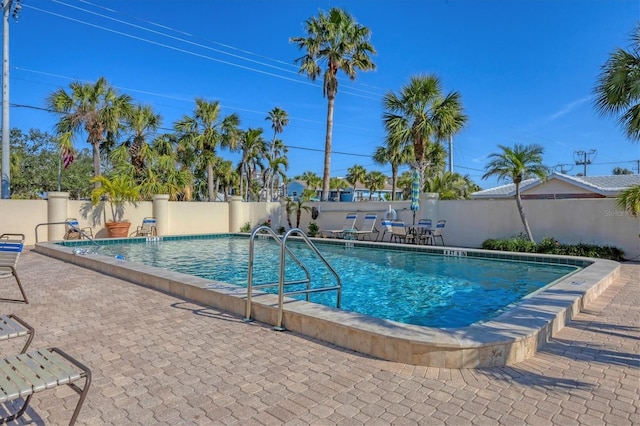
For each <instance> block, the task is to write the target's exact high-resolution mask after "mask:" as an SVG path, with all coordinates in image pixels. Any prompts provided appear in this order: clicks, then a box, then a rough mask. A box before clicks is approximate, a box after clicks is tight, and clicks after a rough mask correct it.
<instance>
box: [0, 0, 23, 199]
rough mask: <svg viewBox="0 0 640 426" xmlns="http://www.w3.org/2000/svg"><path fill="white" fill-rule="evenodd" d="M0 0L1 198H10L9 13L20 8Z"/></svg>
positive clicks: (18, 2)
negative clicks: (0, 85) (0, 77)
mask: <svg viewBox="0 0 640 426" xmlns="http://www.w3.org/2000/svg"><path fill="white" fill-rule="evenodd" d="M13 3H14V0H2V12H3V14H2V16H3V20H2V185H1V187H0V189H1V190H2V198H3V199H6V198H11V173H10V171H9V167H10V159H11V152H10V142H9V136H10V134H11V129H10V128H9V15H13V18H14V19H16V20H17V19H18V13H19V12H20V9H22V5H21V4H20V0H15V7H14V5H13Z"/></svg>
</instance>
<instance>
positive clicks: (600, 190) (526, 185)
mask: <svg viewBox="0 0 640 426" xmlns="http://www.w3.org/2000/svg"><path fill="white" fill-rule="evenodd" d="M553 179H558V180H560V181H563V182H565V183H568V184H570V185H574V186H576V187H577V188H580V189H581V190H582V192H584V193H593V194H599V195H602V196H604V197H616V196H617V195H618V194H619V193H620V192H621V191H623V190H625V189H627V188H629V187H630V186H633V185H640V175H610V176H569V175H565V174H562V173H552V174H550V175H549V176H547V180H546V181H540V180H539V179H537V178H535V179H526V180H523V181H522V183H521V184H520V192H521V193H524V192H526V191H529V190H531V189H533V188H535V187H537V186H540V185H544V184H545V183H546V182H548V181H550V180H553ZM515 195H516V185H515V184H513V183H510V184H507V185H501V186H497V187H495V188H490V189H485V190H483V191H477V192H474V193H473V194H471V195H470V198H475V199H478V198H510V197H514V196H515Z"/></svg>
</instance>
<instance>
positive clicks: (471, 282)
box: [98, 236, 580, 328]
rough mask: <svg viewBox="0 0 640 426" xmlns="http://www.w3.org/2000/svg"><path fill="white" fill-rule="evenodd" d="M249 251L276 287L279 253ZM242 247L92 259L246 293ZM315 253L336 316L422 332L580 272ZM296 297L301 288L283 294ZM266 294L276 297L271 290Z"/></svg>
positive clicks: (487, 312)
mask: <svg viewBox="0 0 640 426" xmlns="http://www.w3.org/2000/svg"><path fill="white" fill-rule="evenodd" d="M255 243H256V246H255V249H256V250H255V257H254V272H253V274H254V284H261V283H268V282H276V281H277V279H278V272H279V271H278V266H279V246H278V245H277V244H276V243H275V241H273V240H272V239H262V240H261V239H257V240H256V242H255ZM287 246H288V247H289V248H290V249H291V250H292V251H293V252H294V253H295V254H296V256H298V258H299V259H300V260H302V261H303V262H304V263H305V265H307V267H308V268H309V270H310V272H311V276H312V286H311V287H312V288H313V287H316V288H317V287H319V286H321V285H323V283H326V282H330V281H331V280H332V277H331V275H330V274H329V271H328V270H327V269H326V268H325V267H324V265H323V264H322V263H321V262H320V261H319V260H318V259H317V257H315V256H314V255H313V253H312V251H311V250H310V249H309V248H308V247H307V245H306V244H304V243H302V242H298V241H291V240H290V241H289V242H288V244H287ZM248 247H249V241H248V239H247V238H242V237H237V236H231V237H225V238H210V239H197V240H188V241H185V240H165V241H161V242H157V243H153V244H146V243H142V242H140V241H138V242H137V243H131V242H129V243H124V244H118V245H106V246H103V247H101V248H100V249H99V250H98V253H100V254H103V255H106V256H116V255H118V256H123V257H124V258H125V259H126V260H127V261H132V262H137V263H142V264H144V265H148V266H154V267H160V268H164V269H168V270H172V271H175V272H180V273H184V274H189V275H195V276H198V277H202V278H206V279H210V280H215V281H221V282H226V283H231V284H235V285H238V286H243V287H246V285H247V264H248ZM318 249H319V250H320V251H321V252H322V254H323V256H325V258H326V259H327V261H328V262H329V264H331V265H332V267H333V268H334V269H335V270H336V272H337V273H338V274H339V275H340V277H341V279H342V301H341V309H343V310H346V311H350V312H357V313H360V314H364V315H371V316H373V317H376V318H383V319H388V320H392V321H398V322H401V323H405V324H415V325H422V326H428V327H449V328H454V327H464V326H468V325H471V324H473V323H475V322H478V321H486V320H488V319H489V318H491V317H493V316H495V315H496V314H498V313H499V312H500V311H501V310H503V309H504V308H506V307H507V306H509V305H510V304H512V303H516V302H518V301H519V300H520V299H522V298H523V297H526V296H528V295H530V294H532V293H534V292H535V291H538V290H540V289H542V288H544V287H545V286H546V285H548V284H550V283H553V282H554V281H556V280H558V279H560V278H562V277H563V276H566V275H567V274H570V273H573V272H575V271H577V270H579V269H580V267H578V266H576V265H563V264H552V263H542V262H531V261H523V260H513V259H486V258H480V257H468V256H444V255H443V254H442V253H437V254H436V253H426V252H421V251H400V250H389V249H388V248H387V247H375V248H372V247H363V246H354V247H345V245H344V244H340V245H338V244H326V243H325V244H323V241H320V242H318ZM286 277H287V280H299V279H303V278H304V275H303V271H302V270H301V269H300V268H299V267H298V266H297V265H296V264H295V263H294V262H288V263H287V270H286ZM296 289H302V286H300V288H296V286H291V287H289V288H288V290H296ZM266 291H270V292H272V293H276V291H277V289H276V288H273V289H267V290H266ZM295 297H296V298H298V299H300V300H302V299H303V298H304V296H302V295H298V296H295ZM310 301H311V302H314V303H320V304H323V305H326V306H336V292H335V291H332V292H321V293H313V294H311V295H310Z"/></svg>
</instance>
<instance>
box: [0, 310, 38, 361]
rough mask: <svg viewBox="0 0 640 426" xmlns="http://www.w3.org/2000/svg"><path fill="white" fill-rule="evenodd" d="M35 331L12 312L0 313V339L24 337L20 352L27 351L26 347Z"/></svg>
mask: <svg viewBox="0 0 640 426" xmlns="http://www.w3.org/2000/svg"><path fill="white" fill-rule="evenodd" d="M34 334H35V332H34V330H33V327H31V326H30V325H29V324H27V323H26V322H24V321H23V320H21V319H20V318H18V317H17V316H15V315H13V314H9V315H0V340H9V339H15V338H16V337H26V338H27V341H26V342H25V344H24V346H23V347H22V350H21V351H20V353H21V354H23V353H25V352H26V351H27V348H28V347H29V345H30V344H31V341H32V340H33V336H34Z"/></svg>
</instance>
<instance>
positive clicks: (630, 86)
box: [595, 24, 640, 141]
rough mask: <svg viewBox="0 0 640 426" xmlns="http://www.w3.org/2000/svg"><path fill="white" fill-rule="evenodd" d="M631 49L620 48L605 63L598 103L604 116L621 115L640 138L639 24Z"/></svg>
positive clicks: (629, 130) (634, 136)
mask: <svg viewBox="0 0 640 426" xmlns="http://www.w3.org/2000/svg"><path fill="white" fill-rule="evenodd" d="M631 42H632V45H631V46H630V48H629V50H624V49H621V48H618V49H617V50H615V51H614V52H613V53H612V54H611V57H610V58H609V59H608V60H607V62H605V64H604V65H603V66H602V72H601V73H600V76H599V78H598V84H597V86H596V88H595V94H596V99H595V105H596V108H597V109H598V110H599V111H600V113H602V114H603V115H615V116H618V121H619V123H620V125H621V126H623V127H624V128H625V130H626V133H627V137H628V138H629V139H631V140H632V141H638V140H640V24H639V25H638V26H637V27H636V29H635V32H634V33H633V35H632V37H631Z"/></svg>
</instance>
